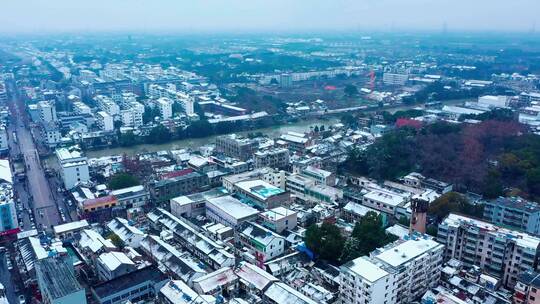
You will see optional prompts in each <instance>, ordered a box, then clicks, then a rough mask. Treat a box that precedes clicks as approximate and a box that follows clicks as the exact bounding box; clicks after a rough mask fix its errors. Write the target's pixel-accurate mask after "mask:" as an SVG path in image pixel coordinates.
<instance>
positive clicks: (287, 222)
mask: <svg viewBox="0 0 540 304" xmlns="http://www.w3.org/2000/svg"><path fill="white" fill-rule="evenodd" d="M259 217H260V219H261V222H262V223H261V224H262V225H263V226H265V227H267V228H268V229H270V230H272V231H274V232H276V233H282V232H283V231H285V230H292V229H294V228H295V227H296V225H297V222H298V215H297V213H296V212H295V211H292V210H289V209H287V208H285V207H276V208H273V209H270V210H268V211H265V212H262V213H261V214H259Z"/></svg>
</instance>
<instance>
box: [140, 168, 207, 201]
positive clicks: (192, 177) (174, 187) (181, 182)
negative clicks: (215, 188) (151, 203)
mask: <svg viewBox="0 0 540 304" xmlns="http://www.w3.org/2000/svg"><path fill="white" fill-rule="evenodd" d="M185 171H186V172H185V173H184V174H182V175H179V176H175V177H171V178H166V179H162V180H159V181H156V182H154V183H152V184H151V185H150V193H151V194H152V196H153V197H154V198H155V199H156V200H157V201H158V202H163V201H167V200H170V199H172V198H174V197H177V196H180V195H186V194H191V193H194V192H198V191H201V190H204V189H205V188H206V187H207V186H208V177H207V176H206V175H202V174H200V173H199V172H195V171H193V170H185Z"/></svg>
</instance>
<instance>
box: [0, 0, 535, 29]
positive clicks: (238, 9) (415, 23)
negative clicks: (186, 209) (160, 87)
mask: <svg viewBox="0 0 540 304" xmlns="http://www.w3.org/2000/svg"><path fill="white" fill-rule="evenodd" d="M538 12H540V1H538V0H512V1H510V0H475V1H469V0H333V1H327V0H295V1H290V0H274V1H264V0H252V1H249V2H248V1H244V0H205V1H194V0H183V1H177V0H153V1H148V0H115V1H107V0H94V1H91V2H90V1H87V2H80V1H72V0H51V1H42V0H19V1H6V2H5V3H3V6H2V10H0V33H2V34H54V33H88V32H90V33H104V32H105V33H108V32H150V33H156V32H157V33H163V32H172V33H214V32H220V33H261V32H265V33H266V32H269V33H274V32H276V33H295V32H320V31H325V32H336V31H337V32H343V31H354V32H374V31H378V32H395V31H398V32H408V31H415V32H418V31H420V32H423V31H428V32H442V31H445V30H446V31H447V32H495V33H497V32H509V33H531V32H536V25H537V24H539V25H540V14H538Z"/></svg>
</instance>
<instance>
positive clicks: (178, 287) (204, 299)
mask: <svg viewBox="0 0 540 304" xmlns="http://www.w3.org/2000/svg"><path fill="white" fill-rule="evenodd" d="M158 303H160V304H214V303H216V298H215V297H214V296H211V295H200V294H198V293H197V292H196V291H194V290H193V289H191V288H190V287H189V286H188V285H186V284H185V283H184V282H182V281H180V280H171V281H169V282H168V283H167V284H165V286H163V287H162V288H161V289H160V291H159V294H158Z"/></svg>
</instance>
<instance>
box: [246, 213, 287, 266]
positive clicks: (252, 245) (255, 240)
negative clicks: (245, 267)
mask: <svg viewBox="0 0 540 304" xmlns="http://www.w3.org/2000/svg"><path fill="white" fill-rule="evenodd" d="M237 242H238V244H240V245H241V246H243V247H246V248H247V249H248V250H249V252H248V253H249V254H250V255H251V256H250V257H249V258H250V259H251V260H252V262H253V263H257V264H258V265H262V264H264V262H266V261H269V260H271V259H275V258H276V257H278V256H280V255H281V254H283V252H285V238H284V237H282V236H280V235H278V234H276V233H274V232H272V231H271V230H269V229H267V228H265V227H263V226H261V225H259V224H256V223H254V222H246V223H244V224H242V226H241V227H240V228H238V235H237Z"/></svg>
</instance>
